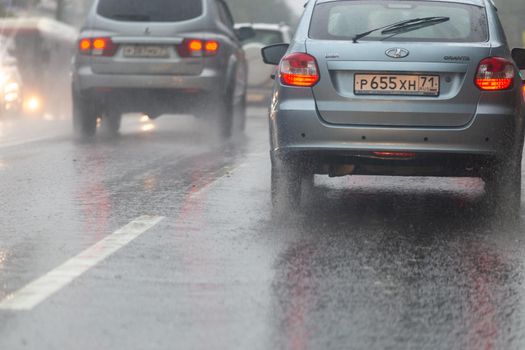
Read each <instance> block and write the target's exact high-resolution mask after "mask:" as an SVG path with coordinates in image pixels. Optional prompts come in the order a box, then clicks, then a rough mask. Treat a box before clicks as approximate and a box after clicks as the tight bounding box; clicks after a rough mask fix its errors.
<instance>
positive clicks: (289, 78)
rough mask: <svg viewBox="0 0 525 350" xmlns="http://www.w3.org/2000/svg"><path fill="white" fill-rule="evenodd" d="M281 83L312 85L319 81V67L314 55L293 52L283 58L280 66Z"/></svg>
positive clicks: (302, 85)
mask: <svg viewBox="0 0 525 350" xmlns="http://www.w3.org/2000/svg"><path fill="white" fill-rule="evenodd" d="M280 76H281V83H283V84H284V85H289V86H298V87H312V86H314V85H315V84H317V83H318V82H319V79H320V76H319V68H318V66H317V61H316V60H315V57H313V56H310V55H308V54H306V53H293V54H290V55H288V56H286V57H284V58H283V60H282V61H281V66H280Z"/></svg>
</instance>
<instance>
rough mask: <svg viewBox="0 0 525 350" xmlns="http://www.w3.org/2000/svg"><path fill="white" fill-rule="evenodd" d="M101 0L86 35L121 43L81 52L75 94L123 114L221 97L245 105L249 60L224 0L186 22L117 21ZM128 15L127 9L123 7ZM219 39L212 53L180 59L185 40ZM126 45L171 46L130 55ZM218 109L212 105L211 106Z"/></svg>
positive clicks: (186, 108)
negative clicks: (165, 51)
mask: <svg viewBox="0 0 525 350" xmlns="http://www.w3.org/2000/svg"><path fill="white" fill-rule="evenodd" d="M101 1H103V0H96V1H95V2H94V4H93V6H92V8H91V10H90V12H89V15H88V16H87V21H86V23H85V25H84V27H83V29H82V31H81V34H80V40H82V39H83V38H96V37H107V38H111V39H112V41H113V43H115V45H117V47H118V48H117V50H116V53H115V54H114V55H113V56H112V57H94V56H88V55H83V54H81V53H79V54H77V55H76V57H75V61H74V69H73V92H74V95H75V96H77V98H82V99H84V100H90V101H92V102H93V103H95V104H98V105H100V106H101V109H102V110H103V111H102V114H104V111H105V110H106V109H108V108H109V109H112V110H118V113H121V112H122V113H125V112H143V113H146V114H148V115H149V116H150V117H157V116H159V115H161V114H166V113H179V112H195V111H197V112H196V113H197V114H198V113H199V112H200V107H202V106H203V105H204V104H206V103H208V102H210V101H211V100H213V101H217V100H220V99H232V100H233V102H232V103H234V104H237V105H238V104H242V103H244V101H243V99H244V98H245V93H246V76H247V73H246V70H247V68H246V62H245V58H244V52H243V50H242V47H241V43H240V40H239V38H238V37H237V34H236V32H235V30H234V26H233V25H234V23H233V19H232V17H231V14H230V13H229V10H228V8H227V6H226V4H225V2H224V1H222V0H195V1H202V13H201V14H200V15H199V16H197V17H195V18H189V19H185V20H181V21H173V22H170V21H147V20H146V21H141V20H136V19H133V18H131V19H130V20H126V19H115V18H108V17H107V16H103V15H101V14H100V13H99V11H98V10H97V9H98V7H99V4H100V2H101ZM122 11H123V13H125V11H126V9H125V7H123V9H122ZM195 38H196V39H201V40H214V41H217V42H219V43H220V48H219V51H218V53H217V54H216V55H214V56H213V57H181V55H180V54H179V53H178V51H177V47H178V46H179V45H182V44H183V42H184V40H185V39H195ZM126 45H128V46H129V45H157V46H162V47H169V56H168V57H162V58H147V57H144V58H140V57H138V58H137V57H133V58H129V57H126V56H125V55H124V53H123V47H124V46H126ZM212 109H213V108H212Z"/></svg>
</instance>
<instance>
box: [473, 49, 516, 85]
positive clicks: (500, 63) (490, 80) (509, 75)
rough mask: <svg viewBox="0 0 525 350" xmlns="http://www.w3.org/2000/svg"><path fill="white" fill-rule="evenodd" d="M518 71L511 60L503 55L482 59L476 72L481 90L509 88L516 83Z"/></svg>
mask: <svg viewBox="0 0 525 350" xmlns="http://www.w3.org/2000/svg"><path fill="white" fill-rule="evenodd" d="M515 75H516V72H515V70H514V65H513V64H512V62H511V61H509V60H507V59H505V58H502V57H489V58H485V59H484V60H482V61H481V62H480V64H479V66H478V72H477V74H476V85H477V86H478V88H480V89H481V90H486V91H498V90H508V89H510V88H511V87H512V85H513V83H514V76H515Z"/></svg>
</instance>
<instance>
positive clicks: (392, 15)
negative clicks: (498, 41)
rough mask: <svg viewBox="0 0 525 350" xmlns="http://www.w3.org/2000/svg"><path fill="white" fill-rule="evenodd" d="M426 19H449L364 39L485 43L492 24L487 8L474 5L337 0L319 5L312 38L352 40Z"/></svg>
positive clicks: (314, 19)
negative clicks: (488, 17) (367, 33)
mask: <svg viewBox="0 0 525 350" xmlns="http://www.w3.org/2000/svg"><path fill="white" fill-rule="evenodd" d="M425 17H449V18H450V20H449V21H447V22H444V23H440V24H436V25H433V26H428V27H426V28H420V29H417V30H413V31H409V32H405V33H401V34H396V35H392V34H381V30H379V31H376V32H374V33H372V34H370V35H369V36H367V37H365V38H363V39H361V40H389V39H390V38H391V40H397V41H419V42H485V41H487V40H488V22H487V15H486V11H485V9H484V8H482V7H479V6H474V5H466V4H458V3H449V2H437V1H436V2H433V1H398V0H390V1H385V0H381V1H377V0H367V1H334V2H328V3H321V4H319V5H317V6H316V8H315V10H314V14H313V17H312V22H311V26H310V34H309V35H310V38H312V39H321V40H352V38H353V37H354V36H355V35H357V34H359V33H363V32H367V31H369V30H372V29H375V28H380V27H384V26H388V25H390V24H394V23H397V22H401V21H405V20H411V19H416V18H425Z"/></svg>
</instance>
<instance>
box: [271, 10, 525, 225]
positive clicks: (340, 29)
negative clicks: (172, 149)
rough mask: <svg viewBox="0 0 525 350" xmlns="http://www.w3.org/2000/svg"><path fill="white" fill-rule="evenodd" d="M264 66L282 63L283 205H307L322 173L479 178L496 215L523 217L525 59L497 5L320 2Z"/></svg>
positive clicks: (275, 168) (277, 157)
mask: <svg viewBox="0 0 525 350" xmlns="http://www.w3.org/2000/svg"><path fill="white" fill-rule="evenodd" d="M263 57H264V60H265V62H267V63H268V64H271V65H276V64H279V72H278V77H277V79H276V84H275V90H274V95H273V102H272V105H271V110H270V114H269V121H270V130H271V137H270V139H271V160H272V198H273V203H274V206H275V207H277V208H279V207H281V206H282V205H286V206H287V207H289V208H296V207H298V205H299V203H300V201H301V196H302V193H303V192H302V188H304V187H305V186H302V184H306V185H308V186H311V185H312V184H314V182H313V176H314V174H324V175H329V176H333V177H335V176H346V175H392V176H444V177H480V178H482V179H483V180H484V181H485V190H486V196H485V199H486V203H487V205H488V208H489V209H491V211H492V210H493V209H494V210H495V211H494V212H495V213H498V214H504V215H509V216H510V217H511V218H517V217H519V213H520V206H521V169H522V167H521V165H522V155H523V142H524V101H523V97H522V91H521V90H522V82H521V79H520V75H519V69H524V68H525V50H523V49H514V50H513V51H512V55H511V51H510V49H509V47H508V44H507V42H506V39H505V34H504V32H503V30H502V27H501V23H500V20H499V19H498V15H497V10H496V8H495V7H494V4H493V2H492V1H491V0H453V1H450V0H448V1H445V0H437V1H436V0H433V1H429V0H410V1H406V0H368V1H366V2H363V1H345V0H335V1H334V0H315V1H310V2H309V3H308V4H307V6H306V10H305V13H304V16H303V18H302V20H301V23H300V25H299V29H298V31H297V34H296V36H295V37H294V39H293V41H292V44H291V45H274V46H270V47H267V48H265V49H264V50H263ZM308 186H307V187H308Z"/></svg>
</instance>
